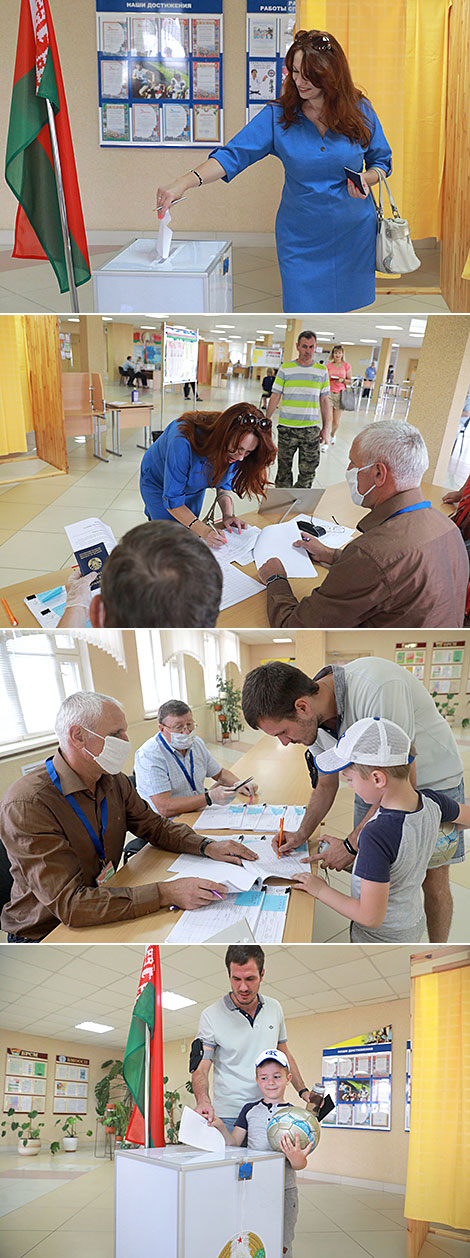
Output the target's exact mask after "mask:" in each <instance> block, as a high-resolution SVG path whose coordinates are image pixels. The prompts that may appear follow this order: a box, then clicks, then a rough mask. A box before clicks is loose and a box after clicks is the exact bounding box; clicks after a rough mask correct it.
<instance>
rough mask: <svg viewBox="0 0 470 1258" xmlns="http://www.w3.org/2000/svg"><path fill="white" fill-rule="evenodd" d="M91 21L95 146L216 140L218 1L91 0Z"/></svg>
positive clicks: (219, 110) (219, 132)
mask: <svg viewBox="0 0 470 1258" xmlns="http://www.w3.org/2000/svg"><path fill="white" fill-rule="evenodd" d="M136 10H138V11H137V12H136ZM96 22H97V47H98V93H99V111H100V144H101V145H102V146H105V147H107V148H108V147H110V146H114V147H119V148H122V147H124V148H126V147H131V148H135V147H138V148H148V147H152V148H156V147H157V148H158V147H160V148H184V147H186V148H207V147H208V146H212V145H214V144H222V143H223V96H222V57H223V44H222V26H223V19H222V0H181V3H180V4H178V3H167V2H165V0H161V2H157V0H139V3H138V4H136V3H135V0H96Z"/></svg>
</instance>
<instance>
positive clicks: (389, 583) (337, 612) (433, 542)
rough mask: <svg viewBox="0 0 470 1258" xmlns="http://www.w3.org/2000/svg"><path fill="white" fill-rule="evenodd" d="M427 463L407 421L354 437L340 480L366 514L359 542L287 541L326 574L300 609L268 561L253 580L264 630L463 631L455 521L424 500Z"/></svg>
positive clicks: (464, 567) (462, 571)
mask: <svg viewBox="0 0 470 1258" xmlns="http://www.w3.org/2000/svg"><path fill="white" fill-rule="evenodd" d="M427 467H428V453H427V449H426V445H425V442H424V440H423V438H422V436H421V433H419V432H418V429H417V428H413V427H412V426H411V424H405V423H403V422H402V421H400V420H397V421H394V420H390V421H384V422H381V423H377V424H369V425H368V427H367V428H364V429H363V431H362V432H361V433H359V434H358V436H357V437H355V438H354V441H353V443H352V446H351V449H350V451H349V464H348V468H347V471H346V480H347V482H348V485H349V489H350V493H351V497H352V500H353V502H354V503H356V505H357V506H358V507H361V506H362V505H363V504H364V506H367V507H369V508H370V510H369V514H368V515H366V516H364V517H363V519H361V520H360V521H359V523H358V524H357V529H358V531H359V533H360V536H359V537H355V538H353V539H352V540H351V541H350V542H349V543H348V545H347V546H344V547H343V549H342V550H332V549H331V547H329V546H324V544H323V542H320V541H318V539H317V538H314V537H310V536H308V535H307V534H304V535H302V540H299V541H298V542H295V543H294V545H295V546H298V547H302V548H303V549H304V550H306V551H308V554H309V555H310V556H311V558H312V560H313V561H316V562H318V563H322V564H325V565H327V566H328V567H329V569H330V570H329V572H328V576H327V577H325V580H324V581H323V583H322V585H321V586H319V587H318V589H315V590H312V593H311V594H310V595H309V596H308V597H307V598H303V599H302V600H301V602H300V603H299V602H298V601H297V599H296V597H295V595H294V594H293V592H292V590H291V587H290V585H289V581H288V579H287V575H286V571H285V568H284V566H283V564H282V563H281V561H280V560H279V559H268V560H267V562H266V563H264V564H263V565H262V567H261V568H260V570H259V575H260V578H261V580H262V581H264V582H265V584H266V587H267V595H268V616H269V623H270V625H283V626H292V628H294V627H306V626H307V627H310V628H317V629H320V628H334V627H336V626H338V627H346V628H353V627H354V626H356V627H357V626H361V627H364V628H391V627H393V626H394V625H396V626H397V627H398V626H399V627H400V628H402V627H404V626H408V625H410V626H411V625H412V626H413V627H416V628H418V627H421V626H423V627H424V626H425V627H428V628H431V627H433V626H436V627H439V626H441V625H447V626H449V627H450V626H452V628H460V626H461V625H463V621H464V614H465V593H466V588H467V583H468V555H467V553H466V549H465V543H464V541H463V539H462V536H461V534H460V532H459V529H458V528H457V527H456V525H455V524H453V522H452V520H449V519H448V518H447V517H446V516H445V515H442V513H441V512H440V511H436V510H435V509H434V508H433V507H432V506H431V503H430V502H429V501H427V500H425V498H424V495H423V493H422V490H421V489H420V485H421V480H422V477H423V475H424V473H425V471H426V468H427Z"/></svg>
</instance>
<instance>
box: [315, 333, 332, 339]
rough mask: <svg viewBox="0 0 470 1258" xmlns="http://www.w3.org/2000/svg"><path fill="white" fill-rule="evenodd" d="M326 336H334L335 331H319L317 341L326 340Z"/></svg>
mask: <svg viewBox="0 0 470 1258" xmlns="http://www.w3.org/2000/svg"><path fill="white" fill-rule="evenodd" d="M326 336H334V332H317V341H321V340H323V341H324V340H325V337H326Z"/></svg>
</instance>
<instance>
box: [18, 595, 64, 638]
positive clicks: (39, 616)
mask: <svg viewBox="0 0 470 1258" xmlns="http://www.w3.org/2000/svg"><path fill="white" fill-rule="evenodd" d="M65 600H66V594H65V585H57V586H56V588H55V589H54V590H43V592H42V593H41V594H27V595H26V598H25V599H23V602H24V603H25V604H26V607H28V608H29V610H30V612H31V615H32V616H34V619H35V620H37V622H38V624H39V625H41V626H42V627H43V628H46V629H55V628H56V627H57V625H58V623H59V620H60V619H61V617H62V616H63V614H64V611H65Z"/></svg>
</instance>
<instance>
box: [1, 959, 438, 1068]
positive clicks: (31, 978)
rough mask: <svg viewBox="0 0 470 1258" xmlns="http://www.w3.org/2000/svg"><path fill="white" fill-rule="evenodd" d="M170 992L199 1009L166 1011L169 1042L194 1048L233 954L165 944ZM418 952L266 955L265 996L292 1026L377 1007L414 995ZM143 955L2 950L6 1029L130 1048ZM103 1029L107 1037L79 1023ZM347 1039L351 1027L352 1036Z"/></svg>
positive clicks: (3, 1023)
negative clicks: (413, 958)
mask: <svg viewBox="0 0 470 1258" xmlns="http://www.w3.org/2000/svg"><path fill="white" fill-rule="evenodd" d="M160 951H161V959H162V983H163V987H164V989H165V990H169V991H173V992H178V993H179V994H181V995H182V996H187V997H189V998H191V999H192V1000H194V1001H196V1004H195V1005H190V1006H188V1008H186V1009H182V1010H178V1011H176V1012H169V1011H166V1010H165V1011H164V1039H165V1040H176V1039H182V1038H188V1039H192V1038H193V1037H194V1035H195V1033H196V1030H197V1025H198V1020H199V1015H200V1012H201V1010H202V1009H203V1008H204V1007H205V1006H206V1005H208V1004H211V1003H212V1002H213V1001H215V1000H218V999H219V997H220V996H221V995H224V994H225V992H226V991H227V990H228V981H227V974H226V970H225V966H224V956H225V947H224V946H222V945H218V946H217V945H213V946H212V947H211V946H210V945H209V944H205V945H204V946H201V947H198V946H197V945H193V944H191V945H187V946H186V947H184V946H180V947H171V946H167V945H162V947H161V950H160ZM420 951H422V952H424V953H425V952H426V948H422V949H419V948H417V947H415V946H414V947H412V946H411V945H397V944H396V945H386V944H383V945H375V944H372V945H370V944H369V945H367V947H361V946H359V945H356V944H331V943H327V944H299V945H297V946H295V945H292V946H291V945H288V944H284V945H282V946H280V947H274V946H273V947H267V948H266V949H265V952H266V977H265V979H264V982H263V989H262V990H263V992H264V993H265V994H266V995H268V996H274V997H276V998H277V999H278V1000H280V1001H281V1004H282V1007H283V1010H284V1014H285V1016H286V1017H288V1018H296V1017H306V1016H307V1015H308V1014H311V1013H315V1012H316V1013H323V1012H330V1011H332V1010H335V1009H349V1008H352V1007H353V1006H357V1005H373V1004H376V1003H377V1002H379V1001H385V1000H386V1001H393V1000H400V999H402V998H404V997H407V996H408V995H409V989H410V978H409V973H410V954H411V953H413V954H414V955H415V954H416V953H417V952H420ZM143 956H144V949H143V947H140V946H138V945H134V946H132V945H120V944H119V945H117V944H115V945H109V944H108V945H105V944H92V945H89V946H88V947H87V946H83V947H82V946H81V945H73V944H69V945H65V944H64V945H59V944H49V945H48V944H42V945H41V947H39V948H36V947H30V948H24V946H22V945H21V944H8V945H4V946H3V947H2V956H1V962H0V1026H1V1027H4V1028H5V1029H8V1030H11V1031H19V1032H20V1031H24V1032H28V1034H31V1033H32V1032H33V1033H35V1034H37V1035H41V1036H50V1037H51V1038H52V1039H61V1040H68V1041H70V1043H74V1044H88V1045H90V1044H104V1045H108V1046H113V1047H114V1048H119V1049H123V1048H124V1045H125V1043H126V1039H127V1033H128V1029H129V1021H130V1016H131V1010H132V1007H133V1002H134V999H135V995H136V991H137V986H138V981H139V978H140V972H141V968H142V961H143ZM90 1020H91V1021H96V1022H104V1023H108V1025H111V1026H112V1027H113V1028H114V1029H113V1030H112V1031H107V1032H106V1033H105V1034H104V1035H99V1036H98V1035H96V1034H94V1033H93V1032H87V1031H78V1030H76V1029H75V1023H77V1022H82V1021H90ZM345 1034H346V1027H345Z"/></svg>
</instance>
